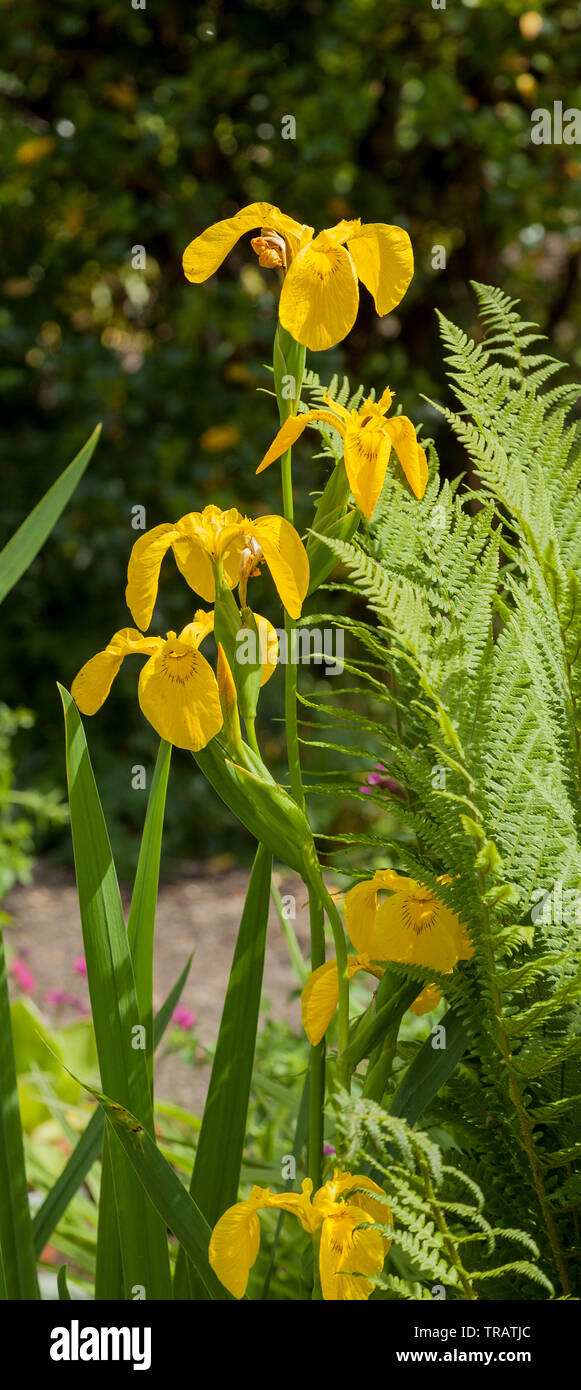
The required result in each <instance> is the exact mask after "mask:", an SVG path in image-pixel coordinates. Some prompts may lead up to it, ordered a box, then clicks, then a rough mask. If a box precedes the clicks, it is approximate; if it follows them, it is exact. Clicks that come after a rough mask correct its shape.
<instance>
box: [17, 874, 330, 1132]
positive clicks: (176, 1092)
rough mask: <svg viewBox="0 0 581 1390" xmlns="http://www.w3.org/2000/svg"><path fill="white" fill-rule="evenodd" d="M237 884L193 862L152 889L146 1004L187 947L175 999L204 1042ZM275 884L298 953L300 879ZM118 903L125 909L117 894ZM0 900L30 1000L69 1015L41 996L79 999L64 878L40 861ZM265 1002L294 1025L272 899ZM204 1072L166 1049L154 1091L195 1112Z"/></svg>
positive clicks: (239, 899)
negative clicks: (29, 980) (289, 908)
mask: <svg viewBox="0 0 581 1390" xmlns="http://www.w3.org/2000/svg"><path fill="white" fill-rule="evenodd" d="M247 882H248V873H247V871H246V870H244V869H230V870H226V871H224V870H221V871H220V872H219V873H217V872H216V873H214V874H212V873H209V872H208V871H207V870H206V869H204V868H203V866H201V865H197V864H196V865H192V866H191V869H190V871H189V873H188V875H187V876H186V877H183V878H180V879H170V880H167V881H165V882H164V883H162V885H161V887H160V893H159V902H158V913H157V926H156V949H155V975H154V989H155V1001H156V1007H158V1006H159V1005H160V1004H161V1003H162V1002H163V999H164V998H165V996H166V995H167V993H168V991H169V990H170V989H171V987H172V985H173V984H174V983H175V981H176V979H177V978H178V976H179V974H180V972H181V970H182V969H183V967H184V964H185V962H186V960H187V958H188V956H189V955H190V953H191V952H192V951H194V952H195V955H194V960H193V962H192V968H191V971H190V977H189V980H188V982H187V985H186V988H185V990H184V993H183V996H182V1001H181V1002H182V1004H184V1005H185V1006H187V1008H189V1009H191V1010H192V1011H193V1012H194V1013H195V1014H196V1015H197V1025H196V1027H197V1033H198V1036H199V1038H200V1042H201V1043H203V1044H204V1045H206V1046H208V1045H209V1044H211V1043H213V1042H214V1041H215V1039H216V1037H217V1033H218V1028H219V1024H220V1016H221V1010H222V1004H223V1000H224V995H225V992H226V986H227V983H228V975H229V971H230V965H231V960H232V953H233V950H234V945H235V941H236V933H237V930H238V924H239V921H240V917H241V915H242V909H243V906H244V898H245V894H246V886H247ZM278 887H279V890H280V892H281V893H282V894H287V893H290V894H292V895H293V896H294V898H295V901H296V920H295V922H294V926H295V929H296V933H297V936H298V939H299V941H300V944H301V948H302V949H303V953H304V954H305V955H306V954H307V951H308V939H309V928H308V910H307V896H306V890H305V888H304V885H303V884H302V883H301V881H300V879H284V880H283V879H282V878H279V879H278ZM123 900H124V906H125V907H126V908H127V907H128V905H129V901H128V894H127V893H124V894H123ZM3 907H4V908H5V909H6V911H7V912H8V913H10V915H11V917H12V925H11V926H10V927H9V928H8V930H7V933H6V938H7V944H8V945H9V947H10V948H11V951H12V952H13V956H17V957H18V958H19V959H21V960H23V961H25V963H26V965H27V966H28V968H29V969H30V971H31V972H32V974H33V976H34V979H35V984H36V988H35V989H34V992H33V993H32V996H31V997H32V998H33V999H34V1001H35V1003H37V1004H38V1006H39V1007H40V1008H41V1009H42V1010H43V1013H45V1014H46V1017H47V1018H48V1019H50V1020H53V1021H57V1020H58V1022H59V1023H62V1022H68V1021H69V1019H72V1018H74V1017H77V1014H76V1013H75V1010H74V1009H71V1008H68V1009H67V1008H66V1007H65V1008H64V1009H62V1008H60V1009H58V1011H57V1010H55V1007H54V1005H51V1004H50V1003H48V1004H47V1002H46V999H45V996H46V994H47V992H50V991H54V990H62V991H70V992H71V993H72V994H74V995H76V996H78V997H79V998H81V999H82V1000H83V1001H86V1002H87V1004H88V990H87V984H86V980H84V979H83V978H82V977H80V976H79V975H78V974H77V973H76V972H75V969H74V964H73V962H74V961H75V959H76V958H78V957H79V956H81V955H82V949H83V946H82V936H81V923H80V918H79V910H78V902H77V893H76V887H75V881H74V876H73V875H72V874H71V873H69V872H68V871H65V870H62V869H55V868H53V867H52V866H50V865H48V864H46V863H42V862H41V863H39V864H38V866H37V869H36V872H35V879H34V883H33V884H31V885H30V886H29V887H20V886H19V887H17V888H15V889H14V890H13V891H12V893H11V894H10V895H9V897H8V898H7V899H6V900H5V902H4V904H3ZM11 992H12V995H13V997H16V995H17V994H18V993H19V991H18V988H17V987H16V985H15V982H14V979H13V978H12V975H11ZM266 999H267V1000H268V1001H269V1003H270V1005H271V1008H272V1013H273V1015H274V1017H276V1018H278V1019H280V1018H285V1019H287V1020H288V1021H289V1022H291V1023H293V1024H295V1025H296V1027H297V1028H299V1027H300V1002H299V1000H298V996H297V980H296V976H295V973H294V971H293V968H292V966H291V964H290V961H289V955H288V949H287V945H286V941H285V938H284V934H283V931H282V928H281V925H280V921H279V919H278V916H277V913H276V910H275V908H274V906H272V909H271V914H270V923H269V931H268V941H267V950H266V961H265V971H264V986H263V1000H266ZM184 1037H185V1034H184ZM209 1075H210V1064H209V1063H207V1064H204V1065H202V1066H195V1067H193V1066H191V1065H190V1064H189V1063H188V1062H186V1061H184V1060H183V1059H182V1057H181V1056H180V1055H179V1053H172V1054H171V1055H169V1056H165V1057H161V1059H160V1060H159V1062H158V1066H157V1067H156V1091H157V1094H158V1095H159V1096H160V1097H162V1098H164V1099H167V1100H172V1101H174V1102H176V1103H177V1104H180V1105H183V1106H186V1107H187V1108H188V1109H189V1110H191V1111H193V1112H194V1113H197V1114H200V1113H201V1109H202V1106H203V1102H204V1097H205V1093H206V1088H207V1085H208V1080H209Z"/></svg>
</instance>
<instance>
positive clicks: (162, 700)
mask: <svg viewBox="0 0 581 1390" xmlns="http://www.w3.org/2000/svg"><path fill="white" fill-rule="evenodd" d="M139 703H140V705H141V708H142V710H143V713H144V715H145V717H146V719H149V722H150V724H152V725H153V728H154V729H155V730H156V732H157V733H158V734H159V736H160V738H165V739H167V741H168V743H174V744H175V745H176V748H187V749H189V750H191V751H192V752H197V750H198V749H199V748H205V747H206V744H207V743H209V742H210V739H212V738H214V735H215V734H217V733H219V731H220V729H221V728H222V724H223V718H222V709H221V706H220V696H219V692H218V684H217V681H216V677H215V675H214V672H213V670H212V667H211V666H210V665H209V663H208V662H207V661H206V658H205V657H204V656H202V654H201V652H199V651H197V650H196V648H195V646H193V645H190V644H189V643H186V642H183V641H181V640H180V639H179V638H177V637H173V638H170V639H168V641H167V642H164V643H163V646H162V647H161V650H159V651H158V652H157V653H156V655H155V656H153V657H152V658H151V661H148V662H147V665H146V666H144V667H143V670H142V672H141V675H140V677H139Z"/></svg>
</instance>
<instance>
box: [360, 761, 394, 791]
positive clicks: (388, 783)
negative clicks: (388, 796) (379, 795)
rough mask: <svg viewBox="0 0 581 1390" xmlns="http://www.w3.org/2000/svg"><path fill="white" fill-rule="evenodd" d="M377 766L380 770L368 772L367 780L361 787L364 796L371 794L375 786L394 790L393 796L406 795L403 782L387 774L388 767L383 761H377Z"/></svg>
mask: <svg viewBox="0 0 581 1390" xmlns="http://www.w3.org/2000/svg"><path fill="white" fill-rule="evenodd" d="M376 767H377V768H378V769H379V771H378V772H368V773H367V782H366V783H365V784H364V786H362V787H360V788H359V791H360V792H363V795H364V796H370V795H371V790H372V788H373V787H380V788H382V789H384V790H386V791H390V792H392V794H393V796H405V791H404V788H403V787H402V785H401V782H398V781H397V780H396V778H395V777H389V776H387V768H386V767H384V766H383V763H376Z"/></svg>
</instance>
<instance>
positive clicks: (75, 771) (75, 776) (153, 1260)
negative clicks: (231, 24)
mask: <svg viewBox="0 0 581 1390" xmlns="http://www.w3.org/2000/svg"><path fill="white" fill-rule="evenodd" d="M59 689H60V692H61V697H62V701H63V706H64V711H65V729H66V750H67V780H68V789H69V805H70V815H71V830H72V836H73V849H74V857H75V869H76V875H77V886H78V894H79V909H80V914H81V924H82V928H83V944H84V948H85V959H86V962H87V980H88V984H89V993H90V996H91V1010H92V1015H93V1024H94V1028H95V1039H96V1044H97V1053H98V1057H99V1068H100V1072H101V1084H102V1085H103V1086H104V1088H105V1090H106V1091H107V1093H108V1094H110V1095H112V1097H113V1098H114V1100H115V1101H117V1102H118V1103H119V1104H120V1105H122V1106H127V1107H128V1108H131V1109H132V1111H133V1112H134V1113H136V1114H137V1115H138V1116H139V1120H140V1123H141V1124H143V1125H144V1126H145V1127H146V1128H147V1129H148V1130H149V1132H150V1133H151V1134H153V1107H152V1099H151V1090H150V1086H149V1081H148V1073H147V1064H146V1058H145V1052H144V1050H143V1048H142V1047H141V1046H140V1042H141V1034H140V1029H141V1019H140V1016H139V1007H138V1002H137V993H136V989H135V977H134V973H133V964H132V960H131V952H130V949H129V942H128V938H127V932H126V929H125V920H124V917H123V908H122V903H121V897H120V893H119V885H118V882H117V874H116V872H115V865H114V862H113V855H112V852H111V846H110V843H109V837H108V834H107V828H106V825H105V819H104V816H103V811H102V808H101V802H100V800H99V794H98V791H97V787H96V783H95V779H94V776H93V769H92V767H91V760H90V758H89V751H88V748H87V744H86V739H85V734H84V730H83V726H82V723H81V720H80V717H79V714H78V711H77V709H76V706H75V704H74V702H73V700H72V699H71V696H70V695H69V693H68V691H66V690H64V689H63V688H62V687H60V686H59ZM152 1142H153V1141H152ZM117 1144H118V1141H117V1140H116V1139H115V1138H113V1139H112V1142H111V1146H110V1154H111V1159H112V1163H113V1170H114V1179H115V1199H116V1212H117V1222H118V1230H119V1244H120V1248H121V1256H122V1260H123V1272H124V1290H125V1295H124V1296H125V1298H131V1297H133V1296H134V1290H135V1288H136V1287H140V1288H141V1287H143V1288H144V1290H145V1296H146V1298H148V1299H152V1298H157V1299H166V1298H170V1297H171V1282H170V1271H169V1253H168V1248H167V1239H166V1233H165V1229H164V1226H163V1223H162V1222H161V1221H160V1218H159V1215H158V1213H157V1212H156V1211H155V1210H154V1209H153V1207H152V1205H151V1202H149V1201H148V1199H147V1197H146V1194H145V1193H144V1192H143V1190H142V1189H141V1188H140V1187H138V1186H137V1184H136V1183H135V1181H134V1179H133V1174H132V1171H131V1167H130V1165H129V1163H128V1160H127V1158H126V1156H125V1154H124V1153H123V1152H120V1151H119V1149H118V1147H116V1146H117ZM104 1157H105V1156H104ZM106 1168H107V1164H106V1162H105V1163H104V1172H103V1177H104V1179H105V1190H106V1193H109V1195H110V1188H109V1187H108V1179H107V1173H106ZM102 1220H103V1223H104V1225H103V1228H102V1229H103V1231H105V1230H106V1231H107V1233H108V1239H107V1240H106V1241H105V1243H103V1241H102V1240H99V1241H98V1262H97V1271H98V1277H97V1279H96V1296H97V1297H99V1298H103V1297H109V1296H110V1295H109V1293H108V1292H107V1293H105V1290H106V1289H107V1287H108V1280H109V1278H110V1277H111V1281H112V1283H113V1286H114V1287H117V1284H118V1280H117V1277H116V1276H115V1275H114V1273H113V1271H114V1269H115V1266H116V1263H117V1259H118V1254H117V1248H116V1245H115V1240H114V1223H113V1221H112V1220H110V1219H109V1217H108V1212H107V1210H105V1211H104V1212H103V1213H102ZM100 1225H101V1222H100ZM113 1296H114V1297H115V1296H116V1294H115V1293H114V1294H113Z"/></svg>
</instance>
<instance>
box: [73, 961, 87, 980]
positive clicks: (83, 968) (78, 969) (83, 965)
mask: <svg viewBox="0 0 581 1390" xmlns="http://www.w3.org/2000/svg"><path fill="white" fill-rule="evenodd" d="M73 970H74V972H75V974H76V975H82V977H83V979H84V980H86V978H87V962H86V960H85V957H84V956H75V959H74V961H73Z"/></svg>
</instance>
